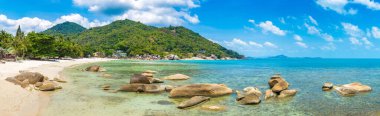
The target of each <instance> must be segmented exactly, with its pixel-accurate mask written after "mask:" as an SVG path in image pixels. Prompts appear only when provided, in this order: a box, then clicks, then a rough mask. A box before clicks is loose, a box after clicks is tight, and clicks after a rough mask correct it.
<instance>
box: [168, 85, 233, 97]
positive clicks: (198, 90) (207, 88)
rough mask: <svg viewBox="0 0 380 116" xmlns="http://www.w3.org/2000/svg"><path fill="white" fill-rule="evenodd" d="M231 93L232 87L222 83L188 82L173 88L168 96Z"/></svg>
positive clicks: (212, 95) (210, 95) (214, 95)
mask: <svg viewBox="0 0 380 116" xmlns="http://www.w3.org/2000/svg"><path fill="white" fill-rule="evenodd" d="M231 93H232V89H230V88H228V87H227V86H226V85H223V84H190V85H184V86H180V87H176V88H174V89H173V90H171V91H170V96H169V97H194V96H208V97H217V96H222V95H228V94H231Z"/></svg>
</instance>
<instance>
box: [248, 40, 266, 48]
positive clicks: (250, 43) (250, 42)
mask: <svg viewBox="0 0 380 116" xmlns="http://www.w3.org/2000/svg"><path fill="white" fill-rule="evenodd" d="M248 44H249V45H252V46H255V47H258V48H262V47H263V45H261V44H259V43H256V42H253V41H249V42H248Z"/></svg>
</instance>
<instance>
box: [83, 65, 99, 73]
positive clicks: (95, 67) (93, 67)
mask: <svg viewBox="0 0 380 116" xmlns="http://www.w3.org/2000/svg"><path fill="white" fill-rule="evenodd" d="M100 69H101V68H100V66H99V65H93V66H89V67H87V68H86V69H85V70H86V71H90V72H99V71H100Z"/></svg>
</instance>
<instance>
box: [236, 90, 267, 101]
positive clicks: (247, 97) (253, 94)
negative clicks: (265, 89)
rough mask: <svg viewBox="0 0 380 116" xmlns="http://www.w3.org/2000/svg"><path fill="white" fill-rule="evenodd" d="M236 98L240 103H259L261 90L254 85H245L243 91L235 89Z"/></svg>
mask: <svg viewBox="0 0 380 116" xmlns="http://www.w3.org/2000/svg"><path fill="white" fill-rule="evenodd" d="M236 93H237V98H236V101H238V102H239V103H240V104H244V105H249V104H259V103H260V102H261V100H260V99H261V95H262V93H261V91H260V90H259V89H258V88H255V87H247V88H245V89H244V92H240V91H236Z"/></svg>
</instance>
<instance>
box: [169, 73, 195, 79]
mask: <svg viewBox="0 0 380 116" xmlns="http://www.w3.org/2000/svg"><path fill="white" fill-rule="evenodd" d="M164 79H165V80H187V79H190V77H189V76H187V75H184V74H174V75H170V76H167V77H164Z"/></svg>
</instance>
